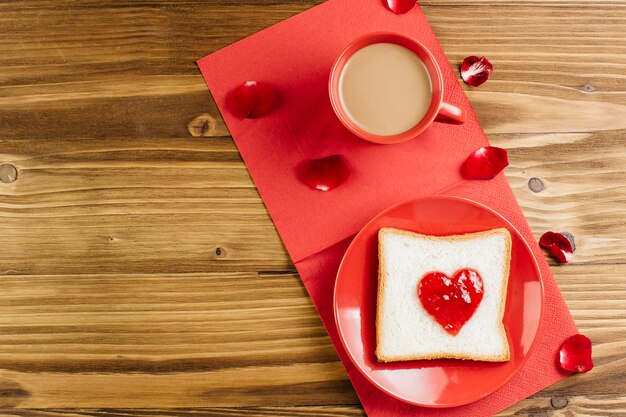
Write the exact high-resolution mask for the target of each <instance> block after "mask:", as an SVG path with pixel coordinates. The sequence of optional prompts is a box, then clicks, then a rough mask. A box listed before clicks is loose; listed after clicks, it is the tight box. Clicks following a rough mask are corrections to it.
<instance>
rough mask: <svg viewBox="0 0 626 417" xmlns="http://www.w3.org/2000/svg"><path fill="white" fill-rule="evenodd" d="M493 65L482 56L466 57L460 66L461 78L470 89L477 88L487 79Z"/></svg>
mask: <svg viewBox="0 0 626 417" xmlns="http://www.w3.org/2000/svg"><path fill="white" fill-rule="evenodd" d="M492 71H493V65H491V62H489V61H488V60H487V58H485V57H484V56H481V57H480V58H479V57H477V56H468V57H467V58H465V59H464V60H463V63H462V64H461V77H462V78H463V81H465V82H466V83H467V84H469V85H471V86H472V87H478V86H479V85H481V84H483V83H484V82H485V81H487V80H488V79H489V74H491V72H492Z"/></svg>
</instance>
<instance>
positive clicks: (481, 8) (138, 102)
mask: <svg viewBox="0 0 626 417" xmlns="http://www.w3.org/2000/svg"><path fill="white" fill-rule="evenodd" d="M318 3H319V1H308V0H304V1H298V0H240V1H237V2H234V1H228V0H209V1H207V0H185V1H174V0H154V1H138V0H135V1H131V0H125V1H108V0H107V1H100V0H98V1H96V0H85V1H81V2H75V1H69V0H60V1H56V2H53V3H50V2H43V1H41V0H24V1H20V2H15V1H8V0H4V1H0V39H2V54H0V165H2V164H11V165H12V166H14V167H15V168H16V169H17V179H16V180H14V181H12V182H2V181H0V238H2V246H1V248H0V282H1V283H2V290H3V291H2V292H1V293H0V414H2V415H7V416H9V415H24V416H69V415H76V416H94V417H100V416H102V417H105V416H128V415H137V416H147V415H175V416H188V415H197V416H363V415H364V414H363V411H362V409H361V407H360V405H359V403H358V399H357V397H356V395H355V393H354V391H353V389H352V387H351V385H350V383H349V381H348V379H347V376H346V374H345V372H344V371H343V368H342V367H341V365H340V363H339V361H338V358H337V356H336V353H335V352H334V349H333V347H332V344H331V343H330V340H329V339H328V336H327V335H326V332H325V330H324V328H323V326H322V324H321V322H320V320H319V318H318V316H317V314H316V312H315V309H314V308H313V306H312V304H311V302H310V300H309V299H308V297H307V294H306V291H305V290H304V288H303V287H302V285H301V283H300V281H299V278H298V277H297V275H295V274H294V273H293V272H294V268H293V265H292V263H291V261H290V260H289V257H288V255H287V253H286V251H285V249H284V247H283V245H282V243H281V241H280V237H279V236H278V234H277V233H276V230H275V228H274V226H273V225H272V222H271V219H270V218H269V216H268V214H267V211H266V210H265V208H264V206H263V202H262V201H261V199H260V198H259V195H258V193H257V192H256V189H255V187H254V184H253V183H252V181H251V179H250V177H249V175H248V173H247V171H246V169H245V165H244V164H243V162H242V161H241V159H240V157H239V154H238V152H237V150H236V148H235V146H234V144H233V142H232V140H231V139H230V138H229V137H228V136H229V133H228V130H227V128H226V126H225V125H224V122H223V120H222V118H221V116H220V114H219V112H218V111H217V109H216V107H215V104H214V102H213V100H212V99H211V97H210V94H209V93H208V91H207V89H206V86H205V85H204V82H203V80H202V77H201V76H200V74H199V71H198V70H197V67H196V66H195V63H194V62H195V60H196V59H198V58H199V57H201V56H204V55H206V54H208V53H210V52H212V51H215V50H217V49H219V48H221V47H223V46H226V45H228V44H230V43H232V42H234V41H236V40H238V39H241V38H243V37H245V36H247V35H249V34H251V33H254V32H256V31H258V30H260V29H263V28H265V27H267V26H269V25H271V24H273V23H276V22H278V21H281V20H283V19H285V18H287V17H289V16H292V15H294V14H295V13H298V12H300V11H303V10H306V9H307V8H309V7H311V6H314V5H315V4H318ZM420 3H421V5H422V7H423V10H424V12H425V13H426V15H427V17H428V19H429V21H430V22H431V25H432V26H433V29H434V31H435V33H436V34H437V36H438V38H439V40H440V42H441V44H442V46H443V48H444V50H445V51H446V54H447V56H448V59H449V60H450V63H451V64H452V65H453V66H455V67H456V66H458V65H459V63H460V62H461V60H462V58H463V57H464V56H466V55H471V54H477V55H486V56H488V57H489V59H490V60H491V61H492V62H493V63H494V65H495V67H496V70H495V71H494V73H493V75H492V77H491V78H490V80H489V82H488V83H486V84H484V85H483V86H481V87H480V88H479V89H473V88H471V87H467V86H465V85H464V88H466V91H467V93H468V96H469V98H470V101H471V102H472V105H473V106H474V109H475V110H476V113H477V115H478V117H479V120H480V121H481V124H482V125H483V127H484V129H485V131H486V132H487V134H488V136H489V139H490V140H491V142H492V144H494V145H497V146H502V147H505V148H507V149H508V150H509V157H510V161H511V165H510V166H509V168H507V171H506V175H507V178H508V179H509V181H510V183H511V186H512V187H513V190H514V192H515V195H516V197H517V198H518V200H519V202H520V205H521V206H522V209H523V210H524V213H525V214H526V216H527V218H528V220H529V223H530V225H531V227H532V229H533V231H534V233H535V235H536V236H537V237H539V236H540V235H541V234H542V233H543V232H544V231H546V230H566V231H570V232H571V233H573V234H574V235H575V237H576V242H577V251H576V253H575V256H574V260H573V263H572V264H569V265H566V266H557V265H554V264H553V266H554V267H553V270H554V273H555V276H556V279H557V281H558V283H559V286H560V288H561V290H562V291H563V295H564V297H565V299H566V302H567V304H568V306H569V307H570V309H571V311H572V314H573V316H574V319H575V320H576V323H577V324H578V326H579V327H580V329H581V331H582V332H584V333H585V334H587V335H588V336H590V337H591V339H592V341H593V343H594V359H595V362H596V369H594V371H593V372H591V373H589V374H585V375H578V376H575V377H571V378H567V379H565V380H563V381H561V382H560V383H558V384H556V385H554V386H551V387H549V388H547V389H546V390H544V391H542V392H540V393H538V394H536V395H534V396H533V397H531V398H529V399H527V400H524V401H522V402H520V403H519V404H517V405H515V406H513V407H511V408H510V409H509V410H506V411H504V412H502V413H500V414H498V415H499V416H563V417H565V416H567V417H569V416H621V415H626V396H625V394H624V393H626V383H625V382H624V381H626V374H625V373H624V369H626V358H625V356H624V352H625V351H626V337H625V336H626V319H625V317H626V307H625V306H626V280H625V278H624V277H625V276H626V249H624V245H623V242H624V240H625V239H626V219H625V216H624V205H625V203H626V170H625V167H626V2H625V1H624V0H597V1H586V0H532V1H524V2H521V1H519V0H517V1H513V0H504V1H498V2H494V1H493V0H463V1H461V0H424V1H422V2H420ZM533 177H539V178H541V179H542V180H543V182H544V184H545V189H544V190H543V191H542V192H540V193H533V192H532V191H530V190H529V189H528V186H527V182H528V180H529V179H530V178H533Z"/></svg>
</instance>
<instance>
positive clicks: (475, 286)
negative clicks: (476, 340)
mask: <svg viewBox="0 0 626 417" xmlns="http://www.w3.org/2000/svg"><path fill="white" fill-rule="evenodd" d="M417 295H418V297H419V299H420V301H421V302H422V305H423V306H424V309H426V311H427V312H428V313H429V314H430V315H431V316H433V318H434V319H435V321H436V322H437V323H439V324H440V325H441V327H443V329H444V330H445V331H446V332H448V333H450V334H451V335H452V336H455V335H456V334H457V333H458V332H459V331H460V330H461V327H463V325H464V324H465V323H466V322H467V321H468V320H469V319H470V317H472V315H473V314H474V312H475V311H476V308H477V307H478V305H479V304H480V302H481V301H482V299H483V280H482V278H481V277H480V275H479V274H478V272H476V271H474V270H472V269H461V270H459V271H457V272H456V273H455V274H454V275H453V276H452V278H450V277H448V276H447V275H446V274H444V273H443V272H429V273H428V274H426V275H424V277H423V278H422V279H421V280H420V282H419V284H418V286H417Z"/></svg>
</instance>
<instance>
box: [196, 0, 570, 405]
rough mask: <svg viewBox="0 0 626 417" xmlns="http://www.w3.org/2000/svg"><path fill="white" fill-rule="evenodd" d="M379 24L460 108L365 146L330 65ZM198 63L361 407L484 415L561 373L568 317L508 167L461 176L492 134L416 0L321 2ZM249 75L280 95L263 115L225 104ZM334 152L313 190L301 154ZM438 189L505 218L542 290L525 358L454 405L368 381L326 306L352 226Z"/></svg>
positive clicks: (355, 227) (313, 156) (305, 157)
mask: <svg viewBox="0 0 626 417" xmlns="http://www.w3.org/2000/svg"><path fill="white" fill-rule="evenodd" d="M376 31H393V32H398V33H403V34H406V35H409V36H412V37H414V38H416V39H418V40H419V41H421V42H422V43H423V44H424V45H425V46H426V47H427V48H428V49H429V50H430V51H431V52H432V53H433V55H434V56H435V58H436V60H437V62H438V63H439V65H440V67H441V69H442V73H443V77H444V85H445V86H444V100H445V101H447V102H450V103H452V104H455V105H457V106H460V107H462V108H464V109H465V110H466V112H467V114H468V117H467V121H466V123H465V124H464V125H461V126H455V125H444V124H434V125H433V126H432V127H431V128H429V129H428V130H427V131H426V132H425V133H423V134H422V135H420V136H419V137H418V138H416V139H414V140H411V141H408V142H405V143H402V144H397V145H375V144H371V143H368V142H365V141H363V140H361V139H359V138H357V137H356V136H354V135H353V134H351V133H350V132H348V131H347V130H346V129H345V128H344V127H343V125H342V124H341V123H340V122H339V120H338V119H337V118H336V116H335V114H334V112H333V110H332V107H331V105H330V100H329V97H328V76H329V73H330V68H331V66H332V64H333V62H334V60H335V59H336V57H337V56H338V54H339V53H340V52H341V50H342V49H343V48H344V47H345V46H346V45H347V44H348V43H349V42H350V41H351V40H353V39H355V38H357V37H358V36H360V35H363V34H365V33H369V32H376ZM198 65H199V66H200V69H201V71H202V74H203V76H204V79H205V81H206V83H207V85H208V87H209V89H210V90H211V93H212V94H213V97H214V99H215V101H216V103H217V105H218V107H219V109H220V111H221V113H222V116H223V118H224V120H225V122H226V124H227V126H228V128H229V130H230V132H231V134H232V136H233V139H234V140H235V143H236V145H237V147H238V149H239V151H240V153H241V155H242V157H243V159H244V161H245V163H246V165H247V167H248V169H249V171H250V174H251V176H252V178H253V180H254V182H255V184H256V186H257V188H258V190H259V193H260V194H261V197H262V198H263V201H264V202H265V205H266V207H267V209H268V211H269V213H270V215H271V216H272V219H273V221H274V223H275V225H276V228H277V229H278V232H279V233H280V235H281V237H282V239H283V241H284V243H285V246H286V247H287V250H288V251H289V254H290V255H291V258H292V259H293V261H294V264H295V266H296V268H297V269H298V272H299V274H300V276H301V278H302V280H303V282H304V284H305V286H306V288H307V290H308V292H309V294H310V296H311V298H312V299H313V302H314V303H315V306H316V308H317V310H318V313H319V314H320V316H321V318H322V320H323V322H324V325H325V326H326V329H327V331H328V333H329V335H330V337H331V339H332V341H333V343H334V345H335V348H336V349H337V352H338V354H339V356H340V358H341V360H342V362H343V364H344V366H345V368H346V370H347V372H348V375H349V376H350V379H351V380H352V383H353V385H354V387H355V390H356V392H357V394H358V395H359V398H360V399H361V402H362V404H363V407H364V408H365V410H366V412H367V413H368V415H370V416H461V415H462V416H485V415H491V414H494V413H496V412H498V411H500V410H502V409H505V408H507V407H509V406H511V405H513V404H514V403H516V402H518V401H520V400H521V399H523V398H526V397H528V396H529V395H532V394H533V393H535V392H537V391H539V390H541V389H543V388H545V387H546V386H548V385H550V384H552V383H554V382H556V381H558V380H559V379H561V378H563V377H564V376H566V375H567V373H564V372H562V371H561V370H560V369H559V368H558V366H557V361H556V354H557V351H558V348H559V346H560V344H561V343H562V342H563V340H565V339H566V338H567V337H569V336H571V335H572V334H575V333H577V330H576V326H575V325H574V323H573V320H572V318H571V315H570V314H569V311H568V310H567V307H566V305H565V303H564V301H563V298H562V296H561V294H560V292H559V290H558V287H557V285H556V282H555V281H554V278H553V276H552V274H551V272H550V269H549V267H548V265H547V263H546V262H545V260H544V259H543V255H542V254H541V251H540V249H539V246H538V245H537V243H536V242H535V240H534V237H533V235H532V232H531V230H530V228H529V226H528V223H527V222H526V220H525V219H524V216H523V214H522V212H521V209H520V208H519V206H518V204H517V201H516V199H515V197H514V195H513V193H512V191H511V189H510V187H509V185H508V183H507V181H506V179H505V178H504V176H503V175H502V174H501V175H498V176H497V177H496V178H495V179H493V180H490V181H469V180H463V179H462V178H461V176H460V173H459V167H460V166H461V164H462V162H463V161H464V160H465V158H466V157H467V155H469V153H470V152H472V151H474V150H476V149H477V148H479V147H481V146H486V145H488V141H487V138H486V136H485V134H484V132H483V130H482V128H481V127H480V125H479V123H478V120H477V119H476V116H475V115H474V112H473V111H472V109H471V106H470V104H469V101H468V100H467V97H466V96H465V94H464V92H463V89H462V88H461V86H460V85H459V84H458V81H457V78H456V75H455V73H454V71H453V69H452V68H451V67H450V65H449V63H448V61H447V59H446V56H445V55H444V53H443V51H442V49H441V47H440V46H439V44H438V42H437V39H436V38H435V35H434V34H433V32H432V30H431V28H430V26H429V25H428V22H427V20H426V18H425V16H424V14H423V13H422V11H421V9H420V8H419V7H416V8H414V9H413V10H411V11H410V12H409V13H407V14H404V15H396V14H394V13H392V12H391V11H389V10H388V9H387V8H386V7H385V6H384V3H383V2H382V1H378V0H367V1H355V0H329V1H327V2H326V3H323V4H321V5H319V6H317V7H314V8H312V9H310V10H308V11H306V12H303V13H300V14H298V15H296V16H294V17H292V18H290V19H287V20H285V21H284V22H281V23H279V24H277V25H274V26H272V27H269V28H267V29H265V30H263V31H261V32H259V33H257V34H255V35H252V36H250V37H248V38H246V39H243V40H241V41H239V42H236V43H235V44H233V45H231V46H228V47H226V48H224V49H221V50H219V51H217V52H215V53H213V54H211V55H209V56H206V57H204V58H202V59H201V60H199V61H198ZM249 80H254V81H259V82H267V83H270V84H271V85H273V86H274V87H275V88H276V90H277V91H278V93H279V94H280V102H279V104H278V106H277V107H276V108H275V109H274V110H273V111H272V112H271V113H270V114H268V115H266V116H263V117H261V118H257V119H245V118H241V117H239V116H237V115H236V114H235V113H233V112H232V111H231V110H229V108H228V106H227V104H226V97H227V95H228V94H229V92H230V91H232V90H233V89H234V88H235V87H237V86H238V85H240V84H241V83H243V82H245V81H249ZM333 154H340V155H342V156H343V157H344V158H345V159H346V160H347V162H348V164H349V166H350V170H351V173H352V174H351V176H350V177H349V179H348V180H347V181H346V182H345V183H344V184H342V185H341V186H339V187H338V188H336V189H333V190H331V191H328V192H320V191H317V190H312V189H311V188H309V187H307V186H306V185H304V184H302V183H301V182H300V181H299V180H298V178H297V176H296V167H297V166H298V164H300V163H301V162H302V161H306V160H310V159H317V158H321V157H325V156H328V155H333ZM435 193H445V194H448V195H456V196H462V197H466V198H470V199H472V200H475V201H478V202H481V203H483V204H485V205H487V206H489V207H491V208H493V209H494V210H496V211H497V212H499V213H500V214H502V215H503V216H504V217H506V218H507V219H508V220H509V221H510V222H511V223H512V224H513V225H514V226H515V227H516V228H517V229H518V230H519V231H520V232H521V233H522V235H523V236H524V238H525V239H526V240H527V241H528V242H529V244H530V246H531V247H533V248H534V254H535V256H536V258H537V260H538V261H539V265H540V269H541V273H542V276H543V279H544V288H545V311H544V323H543V325H542V327H541V328H540V330H539V332H538V335H537V342H536V347H535V349H534V351H533V353H532V354H531V357H530V358H529V360H528V362H527V363H526V365H525V367H524V368H523V369H522V370H521V371H520V372H519V373H518V374H517V375H515V376H514V377H513V378H512V379H511V380H510V381H509V382H508V383H507V384H505V385H504V386H503V387H502V388H500V389H499V390H498V391H496V392H495V393H493V394H491V395H490V396H488V397H486V398H484V399H482V400H479V401H477V402H474V403H471V404H468V405H465V406H462V407H456V408H451V409H429V408H422V407H416V406H412V405H408V404H405V403H402V402H400V401H398V400H396V399H394V398H392V397H390V396H388V395H386V394H384V393H383V392H381V391H379V390H378V389H377V388H375V387H374V386H373V385H372V384H370V383H369V382H368V381H367V380H366V379H365V378H364V377H363V376H362V375H361V374H360V373H359V371H358V370H357V369H355V367H354V366H353V365H352V363H351V362H350V360H349V359H348V357H347V355H346V353H345V351H344V350H343V347H342V346H341V342H340V341H339V338H338V335H337V329H336V326H335V322H334V316H333V305H332V302H333V286H334V281H335V276H336V273H337V268H338V266H339V263H340V261H341V258H342V256H343V254H344V252H345V250H346V248H347V246H348V244H349V243H350V240H351V238H352V237H353V236H354V235H355V234H356V233H357V232H358V231H359V230H360V228H361V227H363V226H364V225H365V224H366V223H367V221H369V220H370V219H371V218H372V217H374V216H375V215H376V214H378V213H379V212H380V211H382V210H383V209H385V208H387V207H388V206H390V205H392V204H395V203H398V202H400V201H403V200H406V199H408V198H411V197H419V196H427V195H431V194H435Z"/></svg>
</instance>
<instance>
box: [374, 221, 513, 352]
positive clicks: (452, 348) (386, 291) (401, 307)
mask: <svg viewBox="0 0 626 417" xmlns="http://www.w3.org/2000/svg"><path fill="white" fill-rule="evenodd" d="M378 259H379V267H378V302H377V309H376V357H377V358H378V360H379V361H381V362H393V361H407V360H414V359H437V358H451V359H469V360H478V361H489V362H505V361H508V360H509V357H510V353H509V345H508V341H507V335H506V331H505V329H504V324H503V323H502V318H503V316H504V308H505V304H506V294H507V286H508V279H509V267H510V266H509V264H510V261H511V236H510V234H509V232H508V230H506V229H493V230H487V231H484V232H478V233H468V234H464V235H451V236H428V235H421V234H418V233H413V232H408V231H404V230H399V229H393V228H382V229H380V231H379V232H378ZM462 269H472V270H474V271H477V272H478V273H479V274H480V277H481V278H482V282H483V288H482V289H483V296H482V300H481V301H480V303H479V304H478V307H477V308H476V310H475V311H474V313H473V314H472V315H471V316H470V318H469V319H468V320H467V322H465V324H464V325H463V326H462V327H461V328H460V330H459V331H458V333H457V334H456V335H452V334H450V333H448V332H447V331H446V330H444V328H443V326H442V325H441V324H439V323H438V322H437V321H436V320H435V318H434V317H433V316H432V315H430V314H429V313H428V312H427V311H426V309H425V308H424V306H423V304H422V302H421V301H420V298H419V297H418V285H419V282H420V280H421V279H422V278H423V277H424V276H425V275H426V274H428V273H430V272H434V271H437V272H442V273H444V274H446V275H447V276H448V277H452V276H453V275H454V274H455V272H456V271H459V270H462ZM446 285H448V284H446Z"/></svg>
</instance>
